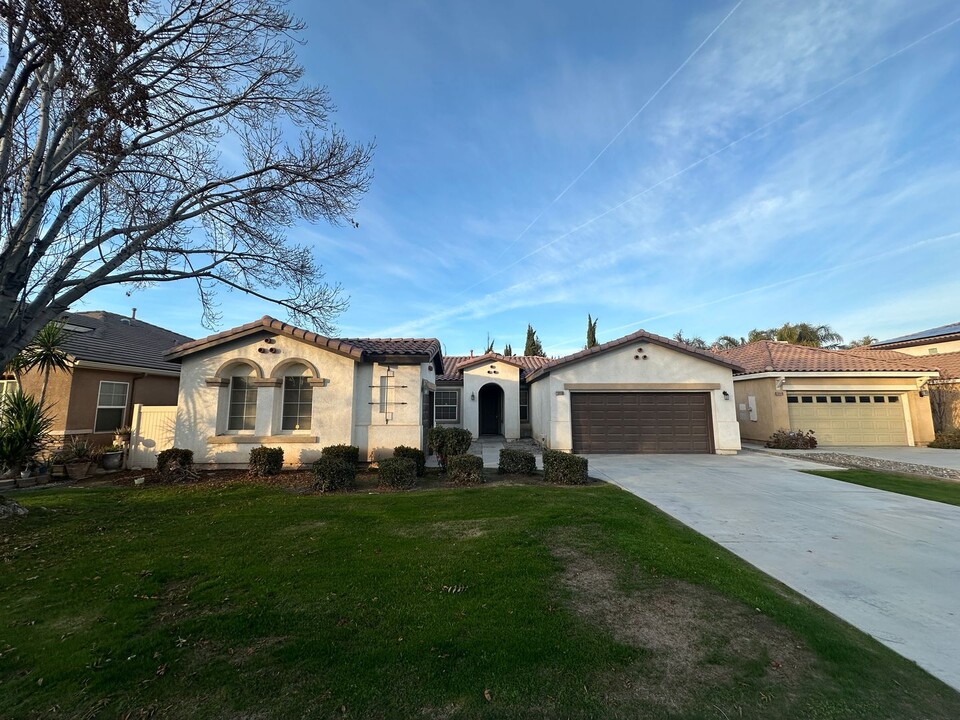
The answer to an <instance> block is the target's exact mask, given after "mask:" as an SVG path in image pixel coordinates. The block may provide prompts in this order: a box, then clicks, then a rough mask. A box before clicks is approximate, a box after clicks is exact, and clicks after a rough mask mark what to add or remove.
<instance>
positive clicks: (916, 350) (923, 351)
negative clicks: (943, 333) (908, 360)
mask: <svg viewBox="0 0 960 720" xmlns="http://www.w3.org/2000/svg"><path fill="white" fill-rule="evenodd" d="M894 350H896V351H897V352H902V353H906V354H907V355H930V351H931V350H936V351H937V352H936V353H934V355H937V354H942V353H948V352H960V340H949V341H947V342H930V343H929V344H926V345H914V346H913V347H905V348H894Z"/></svg>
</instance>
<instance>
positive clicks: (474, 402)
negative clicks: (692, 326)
mask: <svg viewBox="0 0 960 720" xmlns="http://www.w3.org/2000/svg"><path fill="white" fill-rule="evenodd" d="M166 358H167V360H168V361H171V362H177V363H179V364H180V366H181V379H180V393H179V399H178V403H177V405H178V408H177V420H176V433H175V444H176V445H177V447H183V448H189V449H191V450H193V451H194V454H195V459H196V461H197V462H198V463H203V464H208V465H218V466H231V465H242V464H244V463H246V461H247V458H248V455H249V451H250V448H252V447H254V446H256V445H261V444H264V445H270V446H279V447H283V448H284V451H285V452H284V458H285V462H287V463H288V464H298V463H307V462H311V461H312V460H313V459H315V458H316V457H318V456H319V454H320V450H321V449H322V448H323V447H324V446H326V445H333V444H338V443H344V444H352V445H357V446H358V447H359V448H360V450H361V457H363V458H365V459H367V460H376V459H379V458H381V457H384V456H386V455H389V454H390V453H391V452H392V450H393V448H394V447H395V446H397V445H408V446H412V447H419V448H422V449H426V442H427V440H426V436H427V431H428V430H429V428H430V427H431V426H432V425H433V424H434V423H435V422H436V423H441V424H446V425H450V426H459V427H464V428H466V429H468V430H470V432H471V433H472V434H474V435H475V436H479V435H485V434H492V435H503V436H504V437H506V438H507V439H513V438H519V437H521V436H524V435H530V436H532V437H534V438H535V439H537V440H538V441H540V442H542V443H543V444H544V445H545V446H547V447H551V448H555V449H559V450H572V451H574V452H584V453H586V452H623V453H637V452H711V453H712V452H716V453H733V452H736V451H737V450H738V449H739V448H740V438H739V433H738V428H737V418H736V411H735V408H734V403H733V399H732V397H733V391H734V386H733V371H734V370H738V369H739V367H738V366H737V365H736V364H735V363H733V362H731V361H729V360H726V359H724V358H722V357H719V356H717V355H716V354H714V353H711V352H708V351H705V350H697V349H694V348H691V347H689V346H687V345H684V344H682V343H678V342H676V341H673V340H668V339H667V338H663V337H659V336H657V335H652V334H650V333H646V332H644V331H640V332H637V333H633V334H632V335H628V336H626V337H624V338H620V339H619V340H615V341H613V342H609V343H605V344H603V345H599V346H597V347H595V348H592V349H590V350H587V351H583V352H579V353H574V354H573V355H569V356H567V357H564V358H559V359H553V360H551V359H548V358H531V357H504V356H502V355H497V354H494V353H490V354H485V355H479V356H455V357H447V358H444V357H442V355H441V351H440V343H439V342H438V341H437V340H436V339H434V338H406V339H393V338H389V339H375V338H352V339H349V338H348V339H337V338H327V337H324V336H322V335H318V334H317V333H313V332H309V331H306V330H302V329H300V328H296V327H294V326H292V325H289V324H287V323H284V322H281V321H279V320H275V319H273V318H271V317H263V318H261V319H260V320H257V321H256V322H252V323H248V324H247V325H242V326H240V327H237V328H233V329H231V330H227V331H224V332H222V333H218V334H216V335H211V336H209V337H206V338H202V339H200V340H195V341H192V342H188V343H185V344H183V345H181V346H179V347H177V348H174V349H173V350H172V351H170V352H169V353H168V354H167V355H166Z"/></svg>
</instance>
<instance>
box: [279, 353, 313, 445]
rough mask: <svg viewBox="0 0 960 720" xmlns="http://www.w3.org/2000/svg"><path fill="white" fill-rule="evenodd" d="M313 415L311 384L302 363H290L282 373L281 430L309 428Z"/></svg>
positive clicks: (307, 372)
mask: <svg viewBox="0 0 960 720" xmlns="http://www.w3.org/2000/svg"><path fill="white" fill-rule="evenodd" d="M312 415H313V386H311V385H310V377H309V371H308V370H307V368H306V366H304V365H299V364H296V365H290V366H288V367H287V368H286V369H285V370H284V373H283V410H282V413H281V421H280V429H281V430H309V429H310V424H311V417H312Z"/></svg>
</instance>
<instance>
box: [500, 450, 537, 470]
mask: <svg viewBox="0 0 960 720" xmlns="http://www.w3.org/2000/svg"><path fill="white" fill-rule="evenodd" d="M536 471H537V458H536V457H534V454H533V453H532V452H527V451H526V450H511V449H510V448H503V449H502V450H501V451H500V464H499V465H498V466H497V472H498V473H500V474H501V475H505V474H510V475H533V474H534V473H535V472H536Z"/></svg>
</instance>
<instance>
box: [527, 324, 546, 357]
mask: <svg viewBox="0 0 960 720" xmlns="http://www.w3.org/2000/svg"><path fill="white" fill-rule="evenodd" d="M523 354H524V355H534V356H537V357H546V354H545V353H544V352H543V345H541V344H540V338H538V337H537V333H536V332H535V331H534V329H533V325H529V324H528V325H527V344H526V345H525V346H524V348H523Z"/></svg>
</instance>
